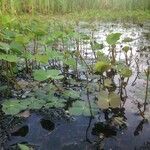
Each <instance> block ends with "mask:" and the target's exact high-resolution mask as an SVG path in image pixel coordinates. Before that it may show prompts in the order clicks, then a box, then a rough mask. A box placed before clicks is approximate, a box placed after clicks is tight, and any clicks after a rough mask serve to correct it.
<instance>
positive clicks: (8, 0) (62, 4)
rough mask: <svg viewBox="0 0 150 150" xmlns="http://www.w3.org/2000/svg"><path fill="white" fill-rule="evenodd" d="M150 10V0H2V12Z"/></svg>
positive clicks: (46, 12) (47, 12) (0, 5)
mask: <svg viewBox="0 0 150 150" xmlns="http://www.w3.org/2000/svg"><path fill="white" fill-rule="evenodd" d="M91 9H93V10H103V9H112V10H116V9H117V10H150V0H0V12H1V13H7V12H9V13H17V14H18V13H44V14H49V13H51V14H56V13H60V14H62V13H69V12H81V11H83V10H91Z"/></svg>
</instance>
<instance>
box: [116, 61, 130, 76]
mask: <svg viewBox="0 0 150 150" xmlns="http://www.w3.org/2000/svg"><path fill="white" fill-rule="evenodd" d="M117 72H118V73H119V74H120V75H121V76H123V77H124V78H129V77H130V76H131V75H132V70H131V69H130V68H129V67H128V66H126V65H124V63H118V64H117Z"/></svg>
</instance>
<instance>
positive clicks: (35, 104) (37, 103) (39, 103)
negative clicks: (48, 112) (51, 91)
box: [28, 99, 46, 109]
mask: <svg viewBox="0 0 150 150" xmlns="http://www.w3.org/2000/svg"><path fill="white" fill-rule="evenodd" d="M45 103H46V102H45V101H44V100H39V99H31V100H30V105H29V106H28V108H29V109H40V108H42V107H43V106H44V105H45Z"/></svg>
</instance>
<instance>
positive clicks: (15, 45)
mask: <svg viewBox="0 0 150 150" xmlns="http://www.w3.org/2000/svg"><path fill="white" fill-rule="evenodd" d="M10 49H11V50H12V51H14V52H17V53H22V52H23V51H24V47H23V45H22V44H20V43H18V42H14V41H13V42H11V44H10Z"/></svg>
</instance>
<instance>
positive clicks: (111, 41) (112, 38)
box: [106, 33, 121, 45]
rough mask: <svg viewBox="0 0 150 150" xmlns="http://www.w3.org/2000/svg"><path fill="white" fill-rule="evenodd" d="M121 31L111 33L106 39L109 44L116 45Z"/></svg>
mask: <svg viewBox="0 0 150 150" xmlns="http://www.w3.org/2000/svg"><path fill="white" fill-rule="evenodd" d="M120 36H121V33H112V34H109V35H108V36H107V38H106V41H107V43H108V44H109V45H115V44H116V43H117V41H118V40H119V39H120Z"/></svg>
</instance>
